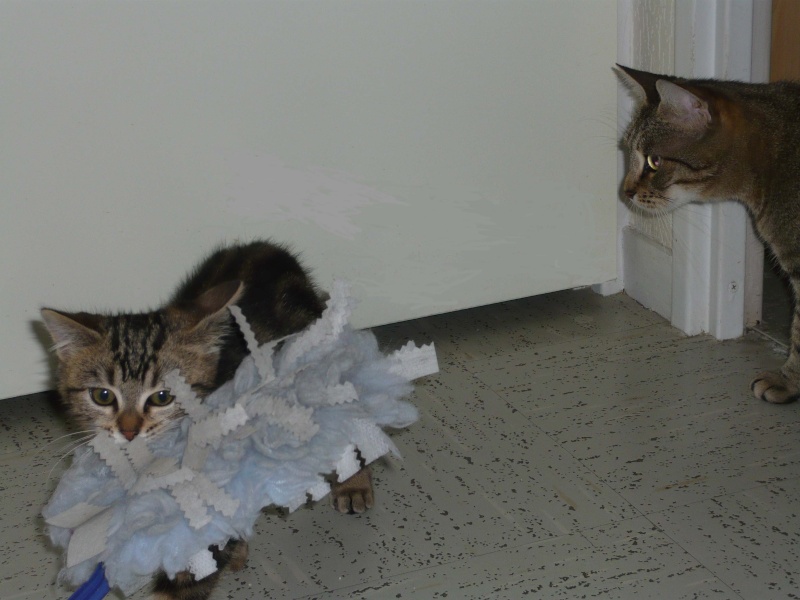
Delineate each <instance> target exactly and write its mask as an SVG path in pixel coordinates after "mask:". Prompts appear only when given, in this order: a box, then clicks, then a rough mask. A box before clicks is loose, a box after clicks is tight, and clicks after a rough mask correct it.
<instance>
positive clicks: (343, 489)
mask: <svg viewBox="0 0 800 600" xmlns="http://www.w3.org/2000/svg"><path fill="white" fill-rule="evenodd" d="M331 503H332V504H333V508H335V509H336V510H337V511H338V512H340V513H344V514H348V513H358V514H360V513H363V512H365V511H366V510H367V509H369V508H372V506H373V504H374V503H375V496H374V494H373V491H372V471H371V470H370V468H369V467H363V468H362V469H361V470H360V471H359V472H358V473H356V474H355V475H353V476H352V477H350V478H349V479H345V480H344V481H343V482H341V483H332V484H331Z"/></svg>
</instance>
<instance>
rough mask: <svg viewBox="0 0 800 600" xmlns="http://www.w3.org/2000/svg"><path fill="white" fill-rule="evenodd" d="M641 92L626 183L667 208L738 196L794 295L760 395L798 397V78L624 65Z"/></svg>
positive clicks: (639, 199)
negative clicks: (744, 79) (779, 357)
mask: <svg viewBox="0 0 800 600" xmlns="http://www.w3.org/2000/svg"><path fill="white" fill-rule="evenodd" d="M620 68H621V69H622V72H621V73H620V76H621V77H622V78H623V80H624V81H626V83H628V85H629V86H630V87H631V89H632V90H633V91H634V92H635V93H637V94H638V95H639V97H640V99H641V102H642V103H641V106H640V107H639V109H638V111H637V112H636V114H635V115H634V117H633V120H632V122H631V124H630V125H629V127H628V130H627V132H626V133H625V136H624V138H623V143H624V144H625V145H626V146H627V148H628V152H629V169H628V173H627V175H626V176H625V181H624V184H623V191H624V193H625V195H626V196H627V197H628V198H629V199H630V200H631V201H632V202H633V203H634V204H635V205H637V206H639V207H641V208H643V209H645V210H648V211H651V212H660V211H661V212H663V211H668V210H672V209H674V208H677V207H679V206H682V205H684V204H686V203H688V202H709V201H714V200H738V201H739V202H742V203H743V204H744V205H745V206H746V207H747V210H748V211H749V213H750V215H751V217H752V219H753V223H754V224H755V228H756V230H757V231H758V233H759V235H760V236H761V238H762V239H763V240H764V241H765V242H766V243H767V244H768V245H769V247H770V248H771V250H772V252H773V253H774V254H775V256H776V257H777V259H778V262H779V264H780V266H781V268H783V270H784V271H785V272H786V273H787V275H788V276H789V279H790V281H791V284H792V288H793V291H794V298H795V310H794V318H793V322H792V331H791V347H790V350H789V358H788V360H787V361H786V363H785V364H784V365H783V367H781V370H780V371H779V372H764V373H760V374H759V375H757V376H756V378H755V379H754V380H753V382H752V384H751V386H750V387H751V389H752V391H753V393H754V394H755V396H756V397H757V398H761V399H762V400H766V401H767V402H774V403H785V402H791V401H793V400H796V399H797V398H798V396H800V306H798V304H799V303H800V82H788V81H783V82H778V83H768V84H752V83H741V82H737V81H716V80H695V79H681V78H678V77H672V76H667V75H655V74H653V73H646V72H643V71H637V70H635V69H630V68H628V67H622V66H620Z"/></svg>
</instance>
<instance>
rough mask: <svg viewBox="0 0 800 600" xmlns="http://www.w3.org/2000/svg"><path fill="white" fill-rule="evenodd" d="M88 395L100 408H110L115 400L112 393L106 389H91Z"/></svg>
mask: <svg viewBox="0 0 800 600" xmlns="http://www.w3.org/2000/svg"><path fill="white" fill-rule="evenodd" d="M89 395H90V396H91V397H92V402H94V403H95V404H98V405H100V406H111V405H112V404H114V402H115V401H116V399H117V397H116V396H115V395H114V392H112V391H111V390H107V389H106V388H91V389H90V390H89Z"/></svg>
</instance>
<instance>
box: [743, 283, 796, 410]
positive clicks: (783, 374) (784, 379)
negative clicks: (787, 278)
mask: <svg viewBox="0 0 800 600" xmlns="http://www.w3.org/2000/svg"><path fill="white" fill-rule="evenodd" d="M795 295H796V292H795ZM798 310H800V307H798V306H797V303H795V308H794V317H793V318H792V334H791V343H790V347H789V358H788V359H787V360H786V362H785V363H784V365H783V366H782V367H781V370H780V371H778V372H776V371H764V372H763V373H759V374H758V375H756V378H755V379H753V381H752V383H751V384H750V389H751V390H753V394H755V397H756V398H759V399H761V400H765V401H767V402H772V403H773V404H787V403H788V402H794V401H795V400H797V399H798V397H800V353H799V351H800V315H798Z"/></svg>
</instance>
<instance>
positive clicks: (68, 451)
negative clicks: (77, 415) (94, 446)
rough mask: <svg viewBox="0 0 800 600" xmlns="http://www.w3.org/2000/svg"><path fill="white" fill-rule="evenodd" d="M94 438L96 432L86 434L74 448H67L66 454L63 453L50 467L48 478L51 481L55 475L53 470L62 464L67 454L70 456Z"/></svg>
mask: <svg viewBox="0 0 800 600" xmlns="http://www.w3.org/2000/svg"><path fill="white" fill-rule="evenodd" d="M92 438H94V434H93V435H90V436H86V437H85V438H82V439H81V441H80V442H79V443H77V444H76V445H75V446H73V447H72V448H70V449H69V450H67V451H66V452H65V453H64V454H62V455H61V456H60V457H59V459H58V460H57V461H56V462H55V464H54V465H53V466H52V467H50V471H49V472H48V473H47V480H48V481H49V480H50V479H51V478H52V477H53V471H55V469H56V467H58V465H59V464H61V461H62V460H64V459H65V458H67V456H69V455H70V454H72V453H74V452H75V450H77V449H78V448H80V447H81V446H84V445H86V444H88V443H89V442H90V441H91V440H92Z"/></svg>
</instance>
